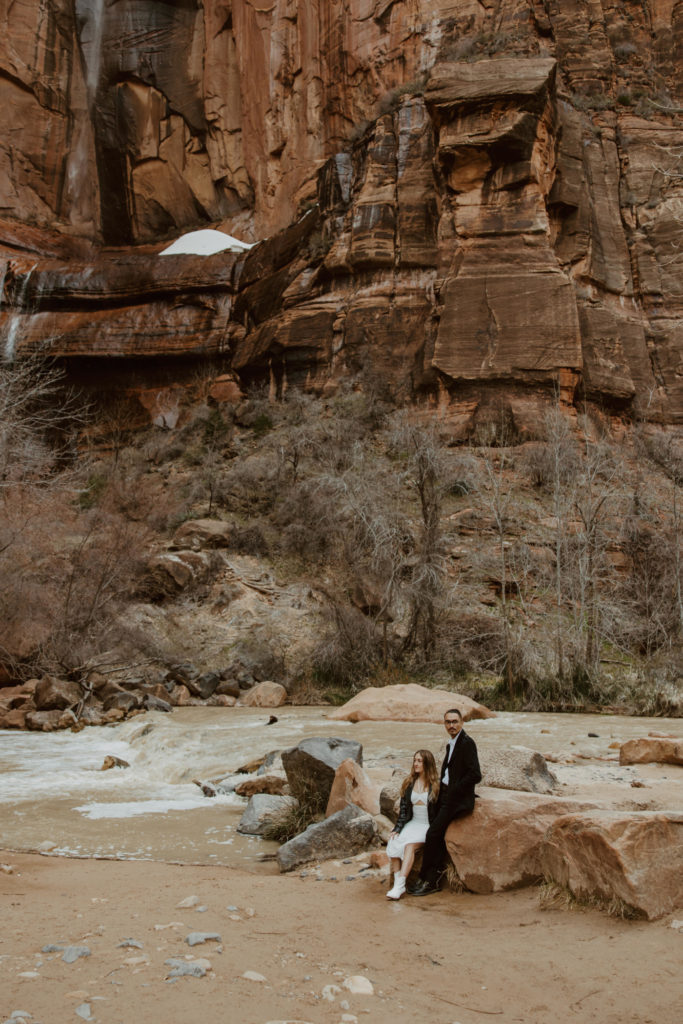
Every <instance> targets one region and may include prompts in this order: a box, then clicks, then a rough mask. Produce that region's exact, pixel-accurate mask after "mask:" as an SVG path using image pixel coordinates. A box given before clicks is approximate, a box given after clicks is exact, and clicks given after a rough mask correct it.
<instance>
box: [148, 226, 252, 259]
mask: <svg viewBox="0 0 683 1024" xmlns="http://www.w3.org/2000/svg"><path fill="white" fill-rule="evenodd" d="M251 248H253V246H252V245H250V244H249V242H241V241H240V240H239V238H234V237H233V236H232V235H226V233H225V232H224V231H214V230H213V228H204V229H203V230H202V231H190V232H188V233H187V234H186V235H181V236H180V238H177V239H176V240H175V242H172V243H171V244H170V245H169V246H167V247H166V248H165V249H162V251H161V252H160V253H159V255H160V256H212V255H213V254H214V253H216V252H225V251H226V250H227V251H228V252H247V250H248V249H251Z"/></svg>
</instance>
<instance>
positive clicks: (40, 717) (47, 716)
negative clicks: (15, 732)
mask: <svg viewBox="0 0 683 1024" xmlns="http://www.w3.org/2000/svg"><path fill="white" fill-rule="evenodd" d="M63 713H64V712H62V711H29V712H28V714H27V715H26V728H27V729H33V730H34V731H35V732H54V731H55V729H60V728H63V726H60V720H61V717H62V715H63Z"/></svg>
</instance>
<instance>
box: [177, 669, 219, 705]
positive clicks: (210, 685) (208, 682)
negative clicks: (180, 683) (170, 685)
mask: <svg viewBox="0 0 683 1024" xmlns="http://www.w3.org/2000/svg"><path fill="white" fill-rule="evenodd" d="M220 681H221V677H220V676H219V674H218V672H205V673H204V674H203V675H201V676H198V678H197V679H188V681H187V682H186V683H185V685H186V686H187V688H188V690H189V691H190V693H191V694H192V695H193V696H194V697H200V698H201V699H202V700H208V699H209V697H212V696H213V695H214V693H215V692H216V689H217V687H218V686H219V684H220Z"/></svg>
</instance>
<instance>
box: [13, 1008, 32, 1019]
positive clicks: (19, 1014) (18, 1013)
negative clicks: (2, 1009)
mask: <svg viewBox="0 0 683 1024" xmlns="http://www.w3.org/2000/svg"><path fill="white" fill-rule="evenodd" d="M9 1016H10V1020H16V1019H17V1017H25V1018H26V1020H30V1019H31V1018H32V1016H33V1014H31V1013H29V1012H28V1010H12V1012H11V1013H10V1015H9Z"/></svg>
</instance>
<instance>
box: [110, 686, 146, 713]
mask: <svg viewBox="0 0 683 1024" xmlns="http://www.w3.org/2000/svg"><path fill="white" fill-rule="evenodd" d="M141 705H142V698H141V697H140V696H139V695H138V694H137V693H129V692H128V690H121V691H120V692H119V693H112V694H111V696H110V697H107V699H106V700H105V702H104V704H103V705H102V708H103V710H104V711H112V710H113V709H117V710H118V711H133V709H134V708H139V707H140V706H141Z"/></svg>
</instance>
